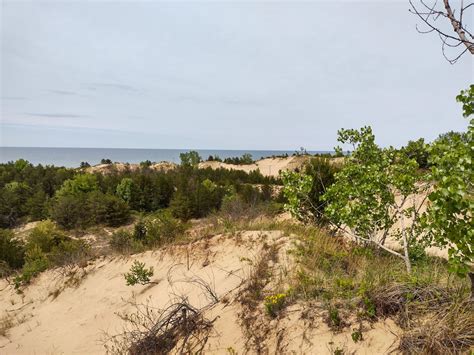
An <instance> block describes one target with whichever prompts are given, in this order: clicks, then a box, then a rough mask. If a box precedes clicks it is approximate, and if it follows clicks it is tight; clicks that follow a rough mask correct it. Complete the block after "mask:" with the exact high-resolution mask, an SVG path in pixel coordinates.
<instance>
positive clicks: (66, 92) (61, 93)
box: [49, 90, 78, 96]
mask: <svg viewBox="0 0 474 355" xmlns="http://www.w3.org/2000/svg"><path fill="white" fill-rule="evenodd" d="M49 92H51V93H53V94H58V95H67V96H73V95H78V94H77V92H73V91H65V90H49Z"/></svg>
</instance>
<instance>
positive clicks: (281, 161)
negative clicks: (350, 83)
mask: <svg viewBox="0 0 474 355" xmlns="http://www.w3.org/2000/svg"><path fill="white" fill-rule="evenodd" d="M309 159H310V157H309V156H291V157H287V158H265V159H261V160H258V161H256V162H255V163H254V164H248V165H234V164H226V163H221V162H217V161H205V162H202V163H200V164H199V167H200V168H202V169H205V168H212V169H219V168H224V169H233V170H242V171H245V172H247V173H249V172H251V171H254V170H260V172H261V173H262V175H264V176H275V177H276V176H278V175H279V173H280V171H286V170H295V169H301V168H302V166H303V165H304V164H306V163H307V162H308V160H309ZM176 166H177V165H176V164H175V163H170V162H160V163H156V164H153V165H151V166H150V169H152V170H155V171H168V170H172V169H175V168H176ZM127 169H128V170H130V171H137V170H139V169H140V165H139V164H128V163H113V164H98V165H94V166H91V167H88V168H85V169H84V171H85V172H87V173H102V174H110V173H112V172H113V171H125V170H127Z"/></svg>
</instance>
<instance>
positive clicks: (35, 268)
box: [15, 245, 50, 288]
mask: <svg viewBox="0 0 474 355" xmlns="http://www.w3.org/2000/svg"><path fill="white" fill-rule="evenodd" d="M49 266H50V262H49V260H48V258H47V256H46V254H45V253H44V252H43V251H42V250H41V248H40V247H39V246H38V245H34V246H33V247H32V248H31V249H29V250H27V252H26V257H25V264H24V265H23V268H22V272H21V274H20V275H19V276H17V277H16V278H15V288H19V287H20V286H21V285H22V284H27V283H29V282H30V281H31V279H32V278H33V277H34V276H36V275H38V274H39V273H41V272H43V271H45V270H46V269H47V268H48V267H49Z"/></svg>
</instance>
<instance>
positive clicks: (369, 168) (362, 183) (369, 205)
mask: <svg viewBox="0 0 474 355" xmlns="http://www.w3.org/2000/svg"><path fill="white" fill-rule="evenodd" d="M338 141H339V142H341V143H343V144H344V143H349V144H352V145H353V148H354V150H353V153H352V155H351V156H350V157H349V158H348V159H347V161H346V162H345V164H344V165H343V166H342V168H341V171H340V172H338V173H337V174H336V175H335V182H334V184H333V185H331V186H330V187H329V188H328V189H327V191H326V193H325V194H324V195H323V197H322V199H323V201H327V203H328V205H327V207H326V210H325V215H326V216H327V217H328V218H329V220H331V221H332V222H333V223H336V225H338V226H339V227H340V228H341V227H342V226H345V228H347V229H349V233H350V235H352V236H353V237H354V238H356V240H359V241H363V242H365V243H370V244H374V245H376V246H378V247H380V248H382V249H384V250H386V251H388V252H390V253H392V254H394V255H396V256H398V257H401V258H402V259H403V260H404V261H405V264H406V267H407V271H408V272H411V261H410V251H409V250H410V247H411V246H413V245H414V244H416V243H417V242H418V241H419V238H418V237H419V236H420V233H421V229H420V228H419V223H420V214H419V210H420V207H421V204H417V203H416V200H415V199H413V198H410V196H413V195H415V194H422V193H424V192H425V191H426V189H427V185H426V184H421V185H420V184H417V181H418V175H417V169H418V164H417V163H416V161H415V160H413V159H409V158H408V157H407V156H406V155H405V154H401V153H400V152H397V151H396V150H394V149H393V148H386V149H383V148H380V147H379V146H377V144H376V143H375V136H374V134H373V133H372V129H371V128H370V127H363V128H362V129H360V130H352V129H349V130H345V129H342V130H340V131H339V137H338ZM408 218H411V219H412V223H410V224H409V223H408ZM397 223H398V224H399V225H400V227H399V228H393V227H394V226H395V224H397ZM389 236H391V237H393V238H396V239H398V240H400V242H401V245H402V247H403V253H400V252H398V251H395V250H393V249H390V248H388V247H387V246H385V240H386V239H387V237H389Z"/></svg>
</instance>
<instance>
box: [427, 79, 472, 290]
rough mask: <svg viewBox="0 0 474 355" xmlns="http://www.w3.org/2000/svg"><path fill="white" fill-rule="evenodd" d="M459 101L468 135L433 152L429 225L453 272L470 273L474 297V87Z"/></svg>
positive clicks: (443, 141)
mask: <svg viewBox="0 0 474 355" xmlns="http://www.w3.org/2000/svg"><path fill="white" fill-rule="evenodd" d="M457 101H458V102H460V103H462V104H463V115H464V117H466V118H468V119H469V118H470V121H469V126H468V129H467V132H466V134H465V135H451V136H450V139H439V140H437V141H436V142H434V144H433V145H432V147H431V149H430V154H431V162H432V164H433V167H432V169H431V178H432V179H433V182H434V191H433V192H432V193H431V194H430V195H429V199H430V201H431V204H430V205H429V207H428V211H427V226H428V228H429V237H430V240H431V242H433V243H434V244H435V245H437V246H441V247H447V248H448V253H449V263H450V265H451V269H452V270H453V271H455V272H457V273H458V274H459V275H466V274H469V276H470V278H471V282H472V297H473V298H474V273H473V272H472V269H470V267H469V265H470V264H472V263H473V261H474V222H473V216H474V117H473V116H474V85H471V86H470V88H469V89H468V90H464V91H461V93H460V94H459V95H458V96H457Z"/></svg>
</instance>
